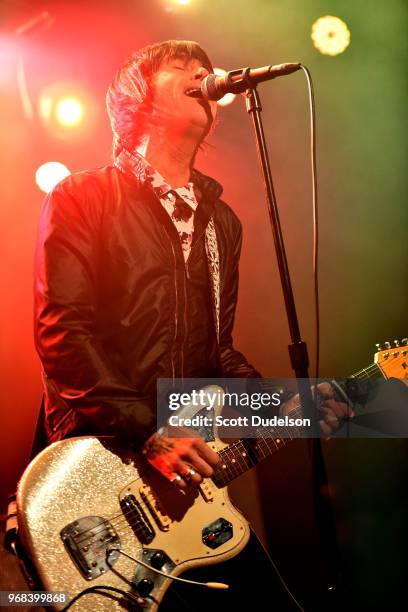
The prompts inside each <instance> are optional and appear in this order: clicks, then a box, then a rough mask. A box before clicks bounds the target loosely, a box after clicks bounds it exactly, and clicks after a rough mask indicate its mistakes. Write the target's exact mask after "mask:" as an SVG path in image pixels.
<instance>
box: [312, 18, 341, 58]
mask: <svg viewBox="0 0 408 612" xmlns="http://www.w3.org/2000/svg"><path fill="white" fill-rule="evenodd" d="M311 37H312V41H313V44H314V46H315V47H316V49H318V50H319V51H320V53H323V55H339V54H340V53H343V51H345V50H346V49H347V47H348V46H349V44H350V38H351V34H350V30H349V29H348V27H347V24H346V23H345V22H344V21H342V20H341V19H339V17H333V16H332V15H326V17H320V19H317V21H315V22H314V24H313V25H312V34H311Z"/></svg>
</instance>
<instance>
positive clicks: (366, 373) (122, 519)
mask: <svg viewBox="0 0 408 612" xmlns="http://www.w3.org/2000/svg"><path fill="white" fill-rule="evenodd" d="M385 361H386V360H383V361H382V362H381V363H385ZM379 369H380V368H379V364H372V365H371V366H368V367H367V368H363V369H362V370H359V371H358V372H356V373H355V374H353V375H352V378H365V377H370V375H371V374H374V373H378V370H379ZM297 412H298V408H293V409H291V410H290V411H289V412H288V413H287V415H286V416H289V417H290V416H292V415H294V414H295V413H297ZM257 433H258V434H261V435H260V437H258V440H261V441H263V442H264V443H265V444H266V448H267V450H268V452H267V454H265V455H264V457H266V456H268V455H269V454H270V453H271V452H274V451H275V450H278V449H279V448H282V447H283V446H284V445H285V444H286V442H285V443H283V444H282V445H279V444H278V445H277V444H276V443H274V445H275V448H272V449H271V448H270V446H269V444H268V442H266V440H267V439H268V440H271V439H272V440H274V439H275V438H276V435H275V436H271V435H270V434H271V433H272V432H271V431H270V430H267V429H266V428H263V429H260V430H257ZM264 433H266V434H268V435H267V437H264V435H263V434H264ZM274 433H276V432H274ZM287 433H288V434H289V431H288V430H287ZM278 438H279V439H282V440H284V439H285V436H282V435H279V436H278ZM289 438H290V439H292V437H291V436H290V434H289ZM238 446H242V441H241V440H239V441H237V442H235V443H232V444H230V445H229V446H228V447H227V448H225V449H223V450H222V451H220V453H219V456H220V459H221V460H222V459H227V461H225V460H224V461H223V464H222V465H227V468H226V469H225V471H224V470H219V473H218V474H217V473H216V472H217V471H216V472H215V474H214V476H215V477H216V479H217V480H221V482H222V485H223V486H225V485H226V484H228V482H230V480H231V479H232V478H235V477H236V476H239V475H240V474H242V473H243V471H242V465H241V464H240V463H239V464H238V466H237V464H236V460H237V458H238V460H239V461H242V458H243V455H242V453H240V454H239V456H238V457H237V456H235V455H234V457H233V458H232V459H231V458H228V457H224V456H226V455H227V453H231V452H232V453H233V454H234V451H235V450H236V449H237V447H238ZM257 450H260V451H261V452H264V451H263V450H262V449H261V448H259V447H258V449H257ZM245 456H246V455H245ZM264 457H263V458H264ZM251 461H252V460H251ZM228 464H229V465H228ZM231 464H232V465H231ZM236 467H238V468H239V469H238V471H237V473H234V472H235V471H236ZM243 467H244V471H246V470H247V469H250V468H251V467H252V466H251V465H249V466H246V465H245V464H244V466H243ZM228 471H229V472H232V474H231V476H232V478H230V477H229V476H230V475H228V478H227V480H225V478H224V474H225V473H226V472H228ZM214 476H213V477H214ZM220 476H221V478H219V477H220ZM138 503H139V504H140V506H141V507H142V509H143V510H146V509H147V510H148V511H149V513H150V512H151V508H150V505H149V504H148V503H146V502H143V501H141V500H138ZM127 511H128V513H129V512H130V511H129V510H127ZM131 512H132V513H134V512H135V511H134V510H132V511H131ZM117 519H118V520H117ZM106 520H107V521H108V522H110V523H111V524H112V525H116V526H119V525H120V524H122V523H128V524H129V525H130V526H131V527H134V526H136V525H135V524H132V523H131V522H130V521H128V520H127V518H126V516H124V512H123V511H122V513H120V514H116V515H114V516H111V517H107V519H106ZM92 529H93V528H89V529H87V530H84V531H83V532H81V533H80V535H82V536H83V535H85V534H86V533H88V532H91V531H92ZM104 529H105V527H102V528H101V529H100V530H97V531H95V532H93V534H92V536H90V538H91V537H93V536H95V535H97V534H98V533H100V532H101V531H103V530H104ZM90 538H82V539H81V540H78V544H81V543H82V542H84V541H86V540H87V539H88V540H89V539H90Z"/></svg>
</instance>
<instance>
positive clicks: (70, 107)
mask: <svg viewBox="0 0 408 612" xmlns="http://www.w3.org/2000/svg"><path fill="white" fill-rule="evenodd" d="M83 114H84V113H83V108H82V104H81V103H80V101H79V100H77V99H76V98H62V99H61V100H59V101H58V102H57V104H56V107H55V116H56V118H57V120H58V121H59V123H61V125H64V126H66V127H71V126H74V125H78V123H80V121H81V120H82V117H83Z"/></svg>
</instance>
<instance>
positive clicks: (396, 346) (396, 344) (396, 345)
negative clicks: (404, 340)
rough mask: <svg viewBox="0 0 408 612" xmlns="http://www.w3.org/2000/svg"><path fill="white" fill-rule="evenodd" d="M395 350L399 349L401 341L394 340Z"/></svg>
mask: <svg viewBox="0 0 408 612" xmlns="http://www.w3.org/2000/svg"><path fill="white" fill-rule="evenodd" d="M394 344H395V348H398V347H399V340H394Z"/></svg>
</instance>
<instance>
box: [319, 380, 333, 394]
mask: <svg viewBox="0 0 408 612" xmlns="http://www.w3.org/2000/svg"><path fill="white" fill-rule="evenodd" d="M317 392H318V394H319V395H321V396H322V397H327V398H332V397H334V391H333V387H332V386H331V384H330V383H327V382H322V383H319V384H318V385H317Z"/></svg>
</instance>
